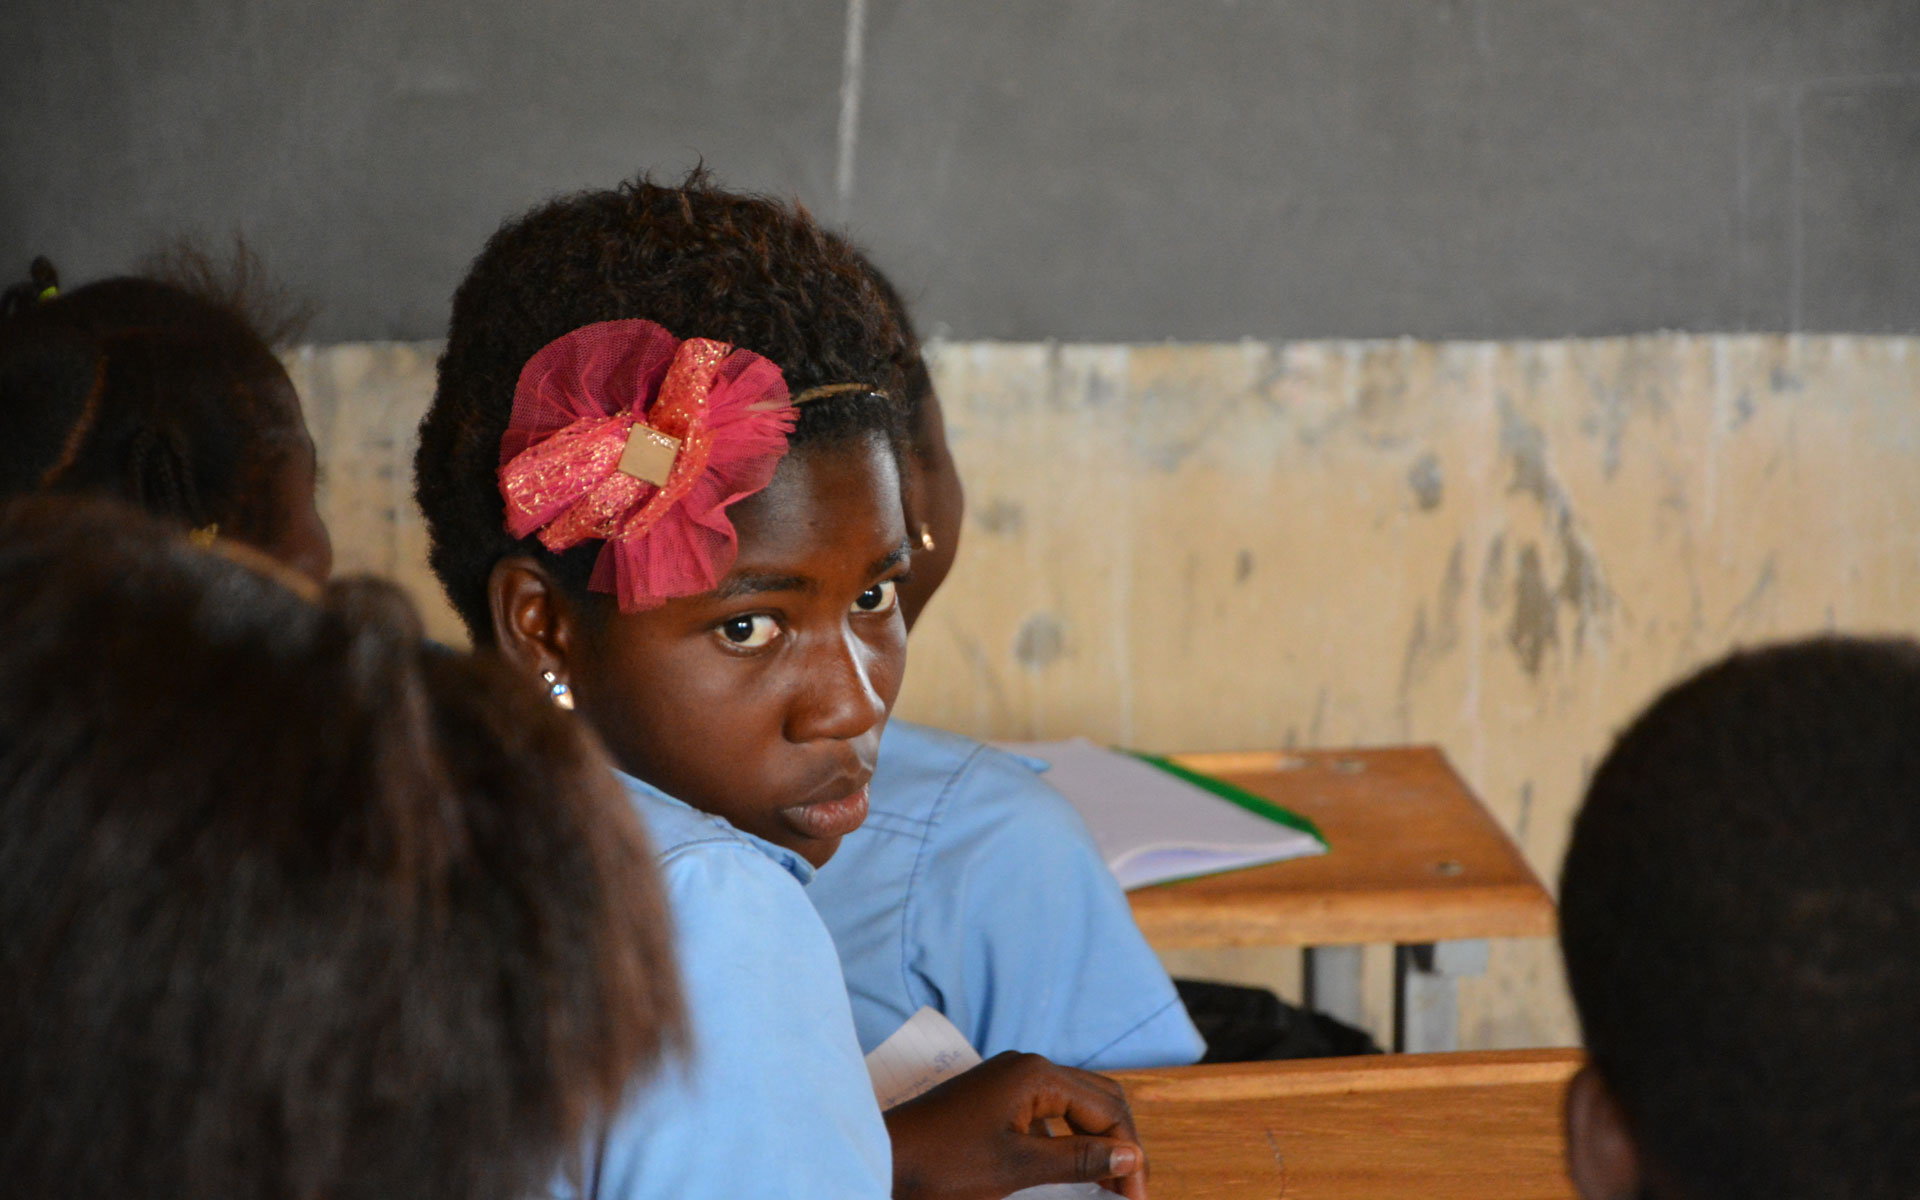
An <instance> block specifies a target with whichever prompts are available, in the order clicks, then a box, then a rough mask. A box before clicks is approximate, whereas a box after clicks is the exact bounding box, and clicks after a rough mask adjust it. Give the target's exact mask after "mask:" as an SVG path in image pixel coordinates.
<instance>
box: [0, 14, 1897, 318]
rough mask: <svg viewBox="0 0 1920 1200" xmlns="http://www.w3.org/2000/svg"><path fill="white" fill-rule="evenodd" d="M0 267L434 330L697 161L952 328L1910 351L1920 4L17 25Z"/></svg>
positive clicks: (220, 18)
mask: <svg viewBox="0 0 1920 1200" xmlns="http://www.w3.org/2000/svg"><path fill="white" fill-rule="evenodd" d="M0 42H3V43H4V45H5V59H4V61H5V63H6V68H5V69H4V70H3V71H0V122H4V125H3V126H0V128H3V129H4V138H0V274H6V275H11V274H13V273H16V272H19V271H20V270H21V269H22V268H24V266H25V263H26V260H27V258H28V257H29V256H30V255H31V254H33V253H36V252H46V253H49V254H51V255H53V256H54V257H55V259H56V261H57V262H59V263H60V264H61V265H62V267H63V269H64V270H65V271H66V274H67V275H68V277H69V278H70V279H83V278H86V277H88V276H91V275H95V274H100V273H104V272H108V271H112V270H116V269H121V268H124V267H125V266H127V265H128V264H130V263H131V262H133V261H134V260H135V259H136V258H137V257H139V255H140V254H141V253H143V252H144V251H146V250H148V249H150V248H152V247H153V246H155V245H156V244H158V243H160V242H162V241H164V240H165V239H167V238H168V237H171V236H173V235H176V234H179V233H183V232H187V233H197V234H199V235H201V236H202V237H207V238H212V239H215V240H217V239H220V238H223V237H224V236H226V235H227V234H229V233H231V232H233V231H235V230H238V231H242V232H244V233H245V234H246V235H247V236H248V237H249V239H250V240H252V241H253V242H254V243H255V244H256V246H257V247H258V248H260V249H261V250H262V251H263V252H264V254H265V255H266V257H267V259H268V262H269V265H270V266H271V267H272V268H274V270H275V271H276V272H277V273H278V274H279V275H280V276H282V277H283V278H284V279H285V280H286V281H287V282H288V283H289V284H291V285H292V286H293V287H294V288H295V289H296V290H297V291H299V292H301V293H304V294H305V295H307V296H309V297H311V298H312V299H313V300H314V301H315V302H316V303H317V304H318V306H319V309H320V317H319V320H318V323H317V325H316V326H315V328H314V330H313V332H314V334H315V335H317V336H318V337H320V338H322V339H324V340H334V339H364V338H416V337H431V336H434V335H436V334H437V333H438V332H439V330H440V327H441V322H442V321H443V320H444V316H445V308H446V303H447V297H448V294H449V292H450V290H451V288H452V286H453V284H454V282H455V281H456V280H457V279H458V277H459V274H460V272H461V270H462V268H463V267H464V265H465V263H466V261H467V260H468V259H469V258H470V257H471V256H472V254H473V253H474V251H475V250H477V248H478V246H479V244H480V242H481V240H482V239H483V238H484V237H485V236H486V234H487V233H488V232H489V231H490V230H491V229H492V228H493V227H494V226H495V225H497V224H498V222H499V221H500V220H501V219H502V218H503V217H504V216H506V215H508V214H509V213H511V212H513V211H516V210H517V209H520V208H523V207H525V206H526V205H528V204H530V203H532V202H533V201H535V200H538V199H540V198H541V197H543V196H546V195H548V194H551V193H554V192H557V191H563V190H568V189H572V188H578V187H583V186H590V185H600V184H607V183H611V182H614V181H616V180H618V179H620V178H621V177H623V176H626V175H630V174H632V173H634V172H636V171H638V170H640V169H644V168H651V169H654V170H656V171H657V172H660V173H662V174H667V175H672V174H673V173H675V172H678V171H681V170H684V169H685V168H686V167H688V166H690V165H692V164H693V163H694V162H696V161H698V160H700V159H701V158H704V159H705V161H706V162H707V163H708V165H709V166H711V167H712V168H714V169H715V170H716V171H717V172H718V173H719V174H720V175H721V177H722V178H723V179H724V180H725V181H726V182H729V183H731V184H734V185H736V186H741V187H748V188H754V189H762V190H770V191H774V192H779V193H784V194H792V195H798V196H799V197H800V198H802V199H803V200H805V201H806V202H807V203H808V204H809V205H811V206H812V207H814V208H815V209H816V211H818V212H820V213H821V214H823V215H824V216H827V217H829V218H831V219H832V220H834V221H836V222H842V223H844V224H845V225H846V226H847V227H849V228H850V229H851V231H852V232H853V234H854V235H855V236H856V237H857V238H858V239H860V240H862V241H863V242H865V243H866V244H868V245H869V246H871V247H872V248H873V249H874V251H875V252H876V254H877V255H878V257H879V258H880V260H881V261H882V262H883V263H884V264H886V265H888V266H889V267H891V268H892V269H893V271H894V273H895V274H896V275H897V276H898V277H899V280H900V282H901V284H902V285H903V287H904V289H905V290H906V291H907V292H908V293H909V295H910V296H911V297H913V298H914V299H915V301H916V302H917V305H918V308H919V311H920V315H921V317H922V320H923V322H924V323H925V324H927V325H928V326H929V327H930V328H932V329H934V330H938V331H943V332H946V333H948V334H949V335H951V336H955V337H965V338H976V337H1007V338H1042V337H1058V338H1065V339H1083V340H1084V339H1101V340H1106V339H1111V340H1127V341H1137V340H1151V339H1158V338H1195V339H1213V338H1234V337H1240V336H1255V337H1261V338H1285V337H1313V336H1372V335H1382V336H1391V335H1399V334H1411V335H1418V336H1443V337H1488V338H1509V337H1526V336H1556V335H1563V334H1605V333H1614V332H1622V331H1630V330H1643V329H1654V328H1684V329H1697V330H1708V329H1712V330H1729V329H1789V330H1790V329H1808V330H1857V331H1863V332H1865V331H1894V330H1913V329H1916V328H1920V3H1915V0H1745V2H1737V0H1688V2H1680V3H1676V2H1674V0H1268V2H1264V3H1260V2H1255V0H784V2H781V3H772V2H769V0H760V2H759V3H755V2H753V0H566V2H552V3H548V2H528V0H467V2H463V3H455V2H451V0H409V2H406V3H401V2H397V0H332V2H331V3H326V4H314V3H310V2H308V0H251V2H250V0H168V2H165V3H162V2H160V0H133V2H128V0H5V15H4V20H3V21H0Z"/></svg>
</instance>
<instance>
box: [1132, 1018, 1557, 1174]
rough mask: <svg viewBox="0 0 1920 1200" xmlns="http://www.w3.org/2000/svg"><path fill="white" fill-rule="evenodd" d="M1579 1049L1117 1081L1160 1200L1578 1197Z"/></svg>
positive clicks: (1214, 1070) (1307, 1063) (1229, 1069)
mask: <svg viewBox="0 0 1920 1200" xmlns="http://www.w3.org/2000/svg"><path fill="white" fill-rule="evenodd" d="M1580 1062H1581V1055H1580V1052H1579V1051H1576V1050H1519V1051H1499V1052H1492V1053H1472V1054H1409V1055H1392V1056H1380V1057H1369V1058H1331V1059H1309V1060H1304V1061H1300V1062H1285V1063H1234V1064H1231V1065H1227V1066H1217V1067H1174V1068H1168V1069H1163V1070H1154V1071H1118V1072H1115V1073H1114V1077H1115V1078H1116V1079H1119V1080H1120V1081H1121V1082H1122V1083H1124V1084H1125V1085H1126V1088H1127V1096H1128V1099H1129V1101H1130V1102H1131V1103H1132V1106H1133V1116H1134V1121H1135V1124H1136V1125H1137V1126H1138V1128H1139V1130H1140V1139H1141V1142H1142V1143H1143V1144H1144V1145H1145V1146H1146V1149H1147V1158H1148V1161H1149V1163H1150V1165H1151V1169H1152V1177H1151V1183H1150V1187H1149V1191H1150V1193H1151V1194H1152V1196H1153V1197H1154V1200H1242V1198H1245V1200H1281V1198H1282V1197H1284V1198H1285V1200H1394V1198H1395V1197H1402V1196H1405V1197H1419V1198H1420V1200H1455V1198H1457V1200H1571V1198H1572V1197H1573V1195H1574V1192H1573V1186H1572V1184H1571V1183H1569V1182H1568V1180H1567V1177H1566V1168H1565V1165H1564V1160H1563V1150H1562V1145H1563V1141H1562V1138H1563V1135H1562V1132H1561V1104H1562V1097H1563V1095H1564V1093H1565V1090H1566V1083H1567V1080H1568V1079H1570V1078H1572V1076H1573V1073H1574V1071H1576V1070H1577V1069H1578V1068H1579V1066H1580Z"/></svg>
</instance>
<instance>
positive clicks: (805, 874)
mask: <svg viewBox="0 0 1920 1200" xmlns="http://www.w3.org/2000/svg"><path fill="white" fill-rule="evenodd" d="M613 775H614V778H615V779H618V780H619V781H620V783H621V786H623V787H625V788H626V789H627V791H628V792H630V793H634V794H637V795H641V796H646V797H648V798H649V799H652V800H654V801H656V802H658V803H661V804H665V805H669V806H671V807H673V808H678V809H684V810H685V811H687V812H689V813H693V814H695V815H697V816H698V817H700V818H702V819H704V820H708V821H712V822H713V823H714V824H716V825H719V826H721V827H722V828H724V829H725V830H726V831H727V832H728V833H729V834H732V835H733V836H734V837H737V838H739V839H740V840H741V841H744V842H746V843H747V844H748V845H750V846H752V847H753V848H754V849H755V850H758V851H759V852H760V853H762V854H764V855H766V856H767V857H768V858H770V859H772V860H773V861H774V862H776V863H778V864H779V865H780V866H781V867H783V868H785V869H786V871H787V873H788V874H789V875H792V876H793V877H794V878H795V879H798V880H799V881H800V886H801V887H805V886H807V885H808V884H810V883H812V882H813V864H812V863H810V862H808V861H807V860H806V859H804V858H802V857H800V855H799V853H798V852H796V851H793V850H789V849H787V848H786V847H785V846H776V845H774V844H773V843H772V842H770V841H768V840H767V839H765V838H763V837H759V836H756V835H755V834H751V833H748V832H747V831H746V830H744V829H741V828H740V827H739V826H737V825H735V824H734V823H733V822H731V821H729V820H727V819H726V818H725V817H722V816H719V815H717V814H714V813H710V812H707V811H706V810H705V809H700V808H695V807H694V806H693V805H691V804H688V803H687V802H686V801H685V800H680V799H676V798H675V797H673V796H669V795H667V794H666V793H665V792H663V791H661V790H660V789H659V788H657V787H655V786H653V785H652V784H651V783H648V782H647V781H646V780H644V779H640V778H638V777H636V776H633V775H629V774H627V773H626V772H625V771H622V770H621V769H620V768H618V767H615V768H614V769H613Z"/></svg>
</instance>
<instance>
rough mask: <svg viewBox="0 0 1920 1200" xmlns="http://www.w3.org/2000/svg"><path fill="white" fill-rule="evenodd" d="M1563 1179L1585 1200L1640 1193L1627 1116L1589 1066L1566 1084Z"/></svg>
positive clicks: (1626, 1199)
mask: <svg viewBox="0 0 1920 1200" xmlns="http://www.w3.org/2000/svg"><path fill="white" fill-rule="evenodd" d="M1567 1174H1568V1175H1569V1176H1571V1177H1572V1179H1573V1186H1574V1190H1576V1191H1578V1192H1579V1193H1580V1195H1581V1196H1582V1197H1583V1198H1584V1200H1633V1198H1634V1197H1636V1196H1642V1195H1644V1194H1645V1193H1644V1192H1643V1190H1642V1183H1643V1180H1642V1177H1641V1175H1642V1172H1641V1164H1640V1147H1639V1146H1638V1145H1637V1144H1636V1143H1635V1142H1634V1140H1633V1131H1632V1130H1630V1129H1629V1128H1627V1114H1626V1113H1625V1112H1623V1111H1622V1110H1621V1108H1620V1102H1619V1101H1618V1100H1615V1099H1614V1098H1613V1092H1612V1091H1611V1090H1610V1089H1609V1088H1608V1087H1607V1083H1606V1080H1604V1079H1602V1078H1600V1073H1599V1072H1598V1071H1596V1070H1594V1068H1593V1064H1592V1063H1588V1064H1587V1065H1586V1066H1584V1067H1581V1068H1580V1071H1579V1073H1578V1074H1577V1075H1575V1076H1574V1077H1573V1080H1572V1082H1570V1083H1569V1084H1568V1085H1567Z"/></svg>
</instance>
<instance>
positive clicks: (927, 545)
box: [920, 521, 933, 554]
mask: <svg viewBox="0 0 1920 1200" xmlns="http://www.w3.org/2000/svg"><path fill="white" fill-rule="evenodd" d="M920 548H921V549H922V550H925V551H927V552H928V553H929V554H931V553H932V552H933V531H932V530H930V529H928V528H927V523H926V522H925V521H922V522H920Z"/></svg>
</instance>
